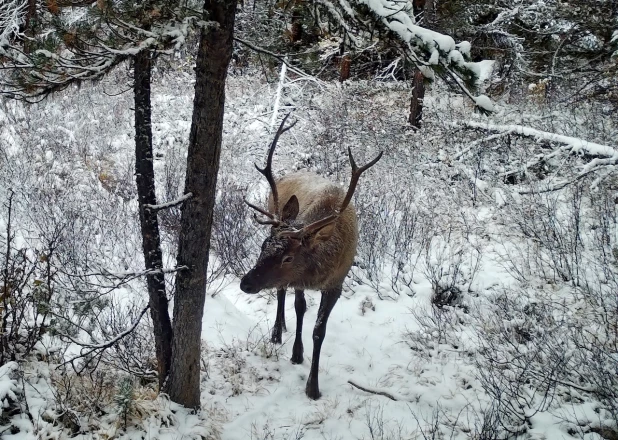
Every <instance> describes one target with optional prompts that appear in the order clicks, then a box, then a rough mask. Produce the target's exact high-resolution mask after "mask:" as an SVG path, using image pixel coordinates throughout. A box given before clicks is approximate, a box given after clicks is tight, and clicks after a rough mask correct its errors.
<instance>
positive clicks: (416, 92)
mask: <svg viewBox="0 0 618 440" xmlns="http://www.w3.org/2000/svg"><path fill="white" fill-rule="evenodd" d="M424 99H425V84H424V83H423V74H422V73H421V71H420V70H418V69H416V70H415V71H414V79H413V80H412V98H410V116H409V118H408V121H409V122H410V124H412V126H414V127H416V128H421V119H423V100H424Z"/></svg>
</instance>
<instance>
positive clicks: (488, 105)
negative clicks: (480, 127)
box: [474, 95, 494, 112]
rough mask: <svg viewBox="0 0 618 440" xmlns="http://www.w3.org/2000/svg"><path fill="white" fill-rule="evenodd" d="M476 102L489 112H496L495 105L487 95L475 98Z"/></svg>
mask: <svg viewBox="0 0 618 440" xmlns="http://www.w3.org/2000/svg"><path fill="white" fill-rule="evenodd" d="M474 102H475V103H476V105H477V106H479V107H480V108H482V109H483V110H487V111H488V112H492V111H494V103H493V102H492V101H491V99H490V98H489V96H487V95H479V96H476V97H475V98H474Z"/></svg>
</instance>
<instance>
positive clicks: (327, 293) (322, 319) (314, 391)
mask: <svg viewBox="0 0 618 440" xmlns="http://www.w3.org/2000/svg"><path fill="white" fill-rule="evenodd" d="M340 296H341V287H337V288H335V289H330V290H323V291H322V300H321V301H320V308H319V310H318V319H317V321H316V323H315V328H314V329H313V359H311V370H310V371H309V379H308V380H307V387H306V388H305V394H306V395H307V397H309V398H310V399H313V400H316V399H319V398H320V387H319V385H318V370H319V368H320V351H321V350H322V342H324V337H325V336H326V323H327V322H328V317H329V316H330V312H331V311H332V310H333V308H334V307H335V304H337V300H338V299H339V297H340Z"/></svg>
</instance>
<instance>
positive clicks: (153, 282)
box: [133, 51, 172, 389]
mask: <svg viewBox="0 0 618 440" xmlns="http://www.w3.org/2000/svg"><path fill="white" fill-rule="evenodd" d="M151 56H152V54H151V53H150V52H148V51H142V52H139V53H138V54H137V55H136V56H135V59H134V67H133V73H134V77H135V79H134V84H133V93H134V99H135V182H136V184H137V196H138V201H139V220H140V226H141V231H142V250H143V253H144V262H145V263H146V269H162V268H163V259H162V256H161V239H160V236H159V222H158V219H157V213H156V211H153V210H150V209H146V208H145V207H144V205H156V204H157V199H156V195H155V180H154V169H153V163H152V157H153V155H152V124H151V119H150V117H151V105H150V74H151V70H152V59H151ZM146 282H147V285H148V298H149V303H150V317H151V318H152V323H153V326H154V335H155V349H156V354H157V367H158V370H159V389H161V388H162V386H163V383H164V382H165V378H166V377H167V374H168V372H169V368H170V361H171V358H172V324H171V322H170V316H169V311H168V301H167V296H166V295H165V279H164V277H163V273H157V274H153V275H148V276H147V277H146Z"/></svg>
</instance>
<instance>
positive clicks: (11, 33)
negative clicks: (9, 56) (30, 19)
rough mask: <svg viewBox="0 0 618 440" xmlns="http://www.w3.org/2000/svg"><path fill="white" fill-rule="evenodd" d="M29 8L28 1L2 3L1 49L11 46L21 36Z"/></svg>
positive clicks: (0, 13)
mask: <svg viewBox="0 0 618 440" xmlns="http://www.w3.org/2000/svg"><path fill="white" fill-rule="evenodd" d="M27 6H28V2H27V0H7V1H3V2H2V8H0V47H1V46H3V45H5V44H9V42H10V41H12V40H13V39H14V38H15V37H16V36H17V35H18V34H19V28H20V26H21V24H22V23H23V20H24V17H25V15H26V7H27Z"/></svg>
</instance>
